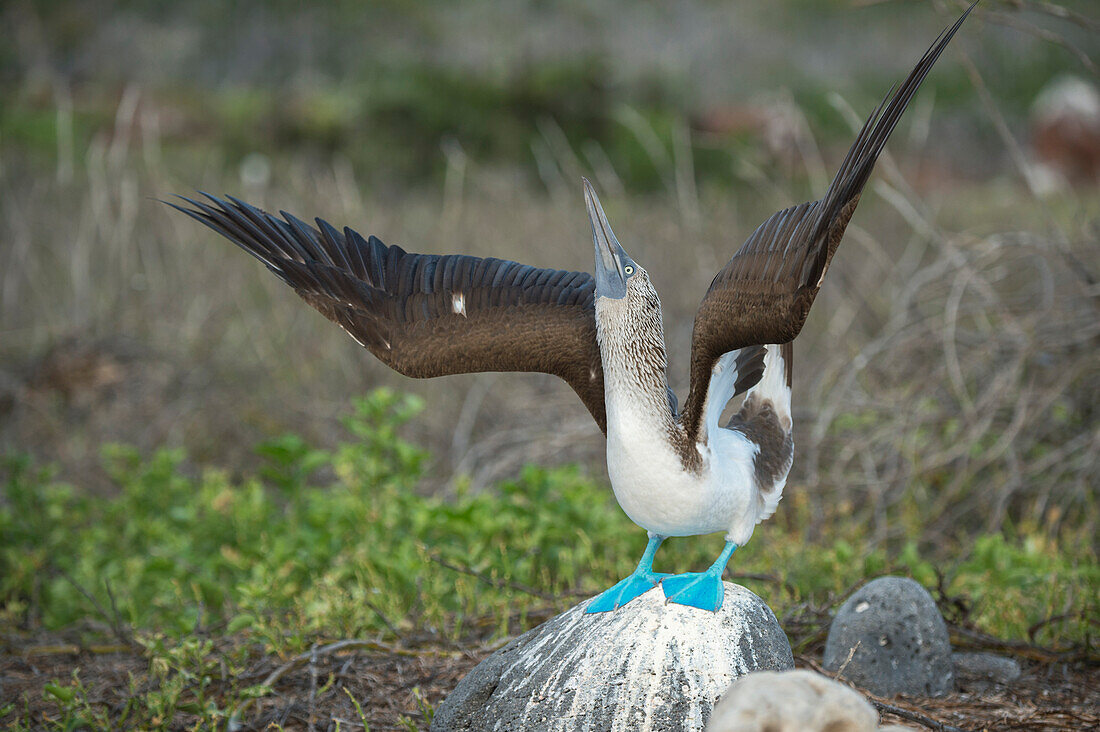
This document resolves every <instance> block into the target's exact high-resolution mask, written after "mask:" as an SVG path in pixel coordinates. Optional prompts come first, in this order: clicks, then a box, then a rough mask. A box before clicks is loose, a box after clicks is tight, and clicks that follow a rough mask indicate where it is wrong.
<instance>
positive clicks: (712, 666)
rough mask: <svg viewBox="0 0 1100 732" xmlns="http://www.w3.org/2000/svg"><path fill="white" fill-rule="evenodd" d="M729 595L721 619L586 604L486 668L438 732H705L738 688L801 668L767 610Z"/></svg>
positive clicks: (449, 706)
mask: <svg viewBox="0 0 1100 732" xmlns="http://www.w3.org/2000/svg"><path fill="white" fill-rule="evenodd" d="M725 589H726V595H725V599H724V601H723V603H722V607H721V609H719V610H718V612H714V613H712V612H707V611H704V610H697V609H695V608H690V607H684V606H683V605H671V604H666V603H665V598H664V594H663V593H662V592H661V590H660V589H653V590H650V591H649V592H647V593H646V594H644V595H642V596H641V597H639V598H638V599H636V600H634V601H632V602H631V603H630V604H628V605H626V606H625V607H622V608H620V609H619V610H616V611H615V612H610V613H596V614H593V615H585V614H584V608H585V607H586V606H587V605H588V602H589V601H585V602H582V603H581V604H579V605H577V606H575V607H573V608H572V609H570V610H567V611H566V612H564V613H562V614H561V615H558V616H557V617H556V618H553V619H551V620H548V621H547V622H545V623H543V624H542V625H540V626H539V627H537V628H535V629H534V630H531V631H528V632H527V633H525V634H523V635H521V636H520V637H519V638H516V639H515V640H514V641H512V642H511V643H509V644H508V645H507V646H505V647H504V648H502V649H500V650H499V651H497V652H496V653H494V654H493V655H492V656H489V658H487V659H485V660H484V661H483V662H481V664H479V665H478V666H477V667H476V668H474V670H473V671H471V672H470V673H469V674H468V675H467V676H466V678H464V679H463V680H462V681H461V682H459V684H458V686H457V687H456V688H455V690H454V691H453V692H452V693H451V695H450V696H449V697H447V698H446V699H445V700H444V701H443V703H442V704H441V705H440V706H439V708H438V709H437V710H436V714H435V718H434V719H433V720H432V730H433V732H444V731H446V732H473V731H477V732H483V731H488V730H502V731H504V730H523V731H524V732H540V731H542V730H575V729H585V730H592V732H598V731H600V730H612V729H616V730H619V729H630V730H634V729H645V730H650V731H651V732H664V731H666V730H667V731H671V730H677V731H685V732H686V731H687V730H696V731H697V730H702V729H703V726H704V725H705V724H706V721H707V719H708V718H709V717H710V713H711V709H712V708H713V706H714V703H715V702H716V701H717V700H718V697H719V696H720V695H721V694H722V693H723V692H724V691H725V690H726V689H727V688H728V687H729V685H730V683H731V682H732V681H733V680H734V679H736V678H738V677H740V676H742V675H744V674H747V673H750V672H752V671H758V670H773V671H779V670H785V669H789V668H792V667H793V666H794V658H793V657H792V656H791V647H790V644H789V643H788V641H787V636H786V635H784V633H783V630H782V628H780V627H779V623H778V622H777V621H776V619H775V615H773V614H772V611H771V610H770V609H768V606H767V605H766V604H764V601H763V600H761V599H760V598H759V597H757V596H756V595H754V594H753V593H751V592H749V591H748V590H746V589H745V588H744V587H739V586H737V585H733V584H730V583H726V585H725Z"/></svg>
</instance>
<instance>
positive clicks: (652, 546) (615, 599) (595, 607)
mask: <svg viewBox="0 0 1100 732" xmlns="http://www.w3.org/2000/svg"><path fill="white" fill-rule="evenodd" d="M664 540H665V537H663V536H657V535H656V534H653V533H650V535H649V543H648V544H647V545H646V548H645V553H644V554H642V559H641V561H639V562H638V567H637V569H635V570H634V574H632V575H630V576H629V577H627V578H626V579H624V580H621V581H620V582H618V583H616V584H615V585H613V586H612V587H611V588H610V589H608V590H604V591H603V592H602V593H600V594H599V595H598V596H597V597H596V598H595V599H594V600H592V602H590V603H588V607H587V608H586V609H585V612H586V613H606V612H609V611H611V610H617V609H619V608H620V607H622V606H623V605H625V604H627V603H628V602H630V601H631V600H633V599H634V598H635V597H638V596H639V595H642V594H644V593H646V592H648V591H649V590H652V589H653V588H654V587H656V586H657V583H659V582H660V581H661V580H662V579H663V578H665V577H668V575H667V574H658V573H656V572H654V571H653V555H654V554H656V553H657V547H659V546H660V545H661V542H662V541H664Z"/></svg>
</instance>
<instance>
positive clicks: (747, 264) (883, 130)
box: [681, 2, 977, 440]
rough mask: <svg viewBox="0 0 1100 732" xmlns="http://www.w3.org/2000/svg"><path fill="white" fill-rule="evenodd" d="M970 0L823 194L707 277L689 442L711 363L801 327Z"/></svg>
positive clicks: (687, 412)
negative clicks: (881, 161)
mask: <svg viewBox="0 0 1100 732" xmlns="http://www.w3.org/2000/svg"><path fill="white" fill-rule="evenodd" d="M976 4H977V3H976V2H975V3H974V5H976ZM974 5H971V6H970V7H969V8H967V10H966V12H964V13H963V14H962V16H961V17H960V18H959V19H958V20H957V21H956V22H955V24H954V25H952V26H950V27H949V28H947V29H945V30H944V31H943V32H942V33H941V34H940V36H939V37H938V38H937V39H936V41H935V42H934V43H933V44H932V46H931V47H930V48H929V49H928V51H927V52H925V54H924V56H923V57H921V59H920V61H919V62H918V63H917V65H916V67H915V68H914V69H913V70H912V71H911V72H910V73H909V76H908V77H907V78H906V79H905V81H904V82H902V84H901V86H900V87H897V88H896V89H891V90H890V93H889V94H887V96H886V98H885V99H884V100H883V101H882V103H881V104H879V106H878V108H877V109H875V111H874V112H873V113H872V114H871V116H870V117H869V118H868V119H867V121H866V123H864V125H863V128H862V129H861V130H860V132H859V135H858V136H857V137H856V141H855V143H853V145H852V147H851V148H850V149H849V150H848V154H847V155H846V156H845V158H844V162H843V163H842V164H841V166H840V170H839V171H838V172H837V174H836V176H835V177H834V178H833V181H832V183H830V185H829V188H828V190H827V191H826V192H825V195H824V196H823V197H822V198H821V199H820V200H818V201H812V202H809V203H800V204H798V205H797V206H791V207H790V208H787V209H784V210H783V211H779V212H777V213H775V214H773V215H772V216H771V217H770V218H769V219H768V220H767V221H765V222H764V223H763V224H761V225H760V227H759V228H757V230H756V231H755V232H753V234H752V236H750V237H749V238H748V240H747V241H746V242H745V243H744V244H743V245H741V248H740V249H738V250H737V253H736V254H734V255H733V258H732V259H730V261H729V263H728V264H727V265H726V266H725V267H724V268H723V269H722V270H721V271H720V272H719V273H718V274H717V275H715V277H714V280H713V281H712V282H711V285H710V288H709V289H708V290H707V294H706V295H705V296H704V297H703V301H702V303H701V304H700V306H699V310H698V311H697V312H696V314H695V325H694V328H693V330H692V337H691V381H690V391H689V392H688V398H687V400H686V401H685V403H684V411H683V416H682V422H681V423H682V424H683V425H684V427H685V428H686V432H687V435H688V436H689V437H690V438H691V439H692V440H696V439H698V437H699V431H700V429H702V424H703V410H704V406H705V404H706V397H707V388H708V385H709V381H710V375H711V370H712V369H713V367H714V364H715V362H716V361H717V360H718V359H719V358H721V357H722V355H723V354H725V353H729V352H730V351H734V350H737V349H739V348H744V347H746V346H751V345H758V344H768V343H787V342H789V341H791V340H792V339H793V338H794V337H795V336H796V335H798V333H799V331H801V330H802V326H803V324H804V323H805V322H806V316H807V315H808V314H809V312H810V306H811V305H812V304H813V301H814V298H815V297H816V296H817V292H818V290H819V289H820V287H821V281H822V279H823V278H824V277H825V273H826V272H827V271H828V268H829V263H830V262H831V261H832V258H833V255H834V254H835V253H836V249H837V247H838V246H839V245H840V240H841V238H842V237H843V235H844V230H845V228H846V227H847V226H848V221H849V220H850V219H851V218H852V213H853V212H854V211H855V208H856V205H857V204H858V203H859V197H860V194H861V193H862V192H863V187H864V186H865V185H866V183H867V179H868V178H869V177H870V175H871V171H872V169H873V168H874V166H875V161H877V160H878V156H879V154H880V153H881V152H882V148H883V146H884V145H885V144H886V141H887V139H889V137H890V134H891V133H892V132H893V131H894V128H895V127H896V126H897V123H898V120H899V119H900V118H901V115H902V113H903V112H904V111H905V108H906V107H907V106H908V104H909V102H910V100H912V98H913V95H914V94H916V92H917V89H918V88H919V87H920V85H921V82H923V81H924V78H925V77H926V76H927V75H928V72H929V70H930V69H931V68H932V65H933V64H934V63H935V62H936V59H938V58H939V56H940V54H941V53H942V52H943V49H944V48H945V47H946V46H947V44H948V42H949V41H950V40H951V38H952V37H953V36H954V35H955V32H956V31H957V30H958V29H959V27H960V26H961V25H962V23H963V21H964V20H966V17H967V16H968V15H969V14H970V11H971V10H973V9H974ZM787 365H788V368H789V367H790V363H789V362H788V364H787Z"/></svg>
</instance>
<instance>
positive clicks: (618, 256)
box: [583, 178, 628, 299]
mask: <svg viewBox="0 0 1100 732" xmlns="http://www.w3.org/2000/svg"><path fill="white" fill-rule="evenodd" d="M583 180H584V205H585V207H586V208H587V209H588V218H589V220H590V221H591V222H592V243H593V245H594V246H595V247H596V295H597V296H599V297H610V298H614V299H619V298H622V297H625V296H626V273H625V272H623V259H624V258H628V255H627V253H626V250H624V249H623V247H622V245H621V244H619V240H618V239H616V238H615V232H614V231H612V230H611V224H609V223H608V222H607V214H605V213H604V212H603V206H601V205H600V199H599V197H598V196H597V195H596V191H595V189H593V188H592V184H591V183H589V182H588V179H587V178H584V179H583Z"/></svg>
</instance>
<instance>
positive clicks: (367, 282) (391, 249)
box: [166, 194, 607, 432]
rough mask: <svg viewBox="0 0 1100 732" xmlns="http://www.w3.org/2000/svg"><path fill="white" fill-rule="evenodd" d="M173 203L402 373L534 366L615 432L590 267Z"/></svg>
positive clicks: (212, 203)
mask: <svg viewBox="0 0 1100 732" xmlns="http://www.w3.org/2000/svg"><path fill="white" fill-rule="evenodd" d="M203 195H204V196H206V198H207V199H208V201H200V200H193V199H190V198H183V200H184V201H186V202H187V203H188V204H190V206H189V207H188V206H179V205H176V204H174V203H170V202H166V203H168V205H170V206H172V207H173V208H175V209H177V210H179V211H182V212H183V213H185V214H187V215H188V216H191V217H192V218H194V219H196V220H198V221H200V222H201V223H203V224H205V225H206V226H209V227H210V228H211V229H213V230H214V231H216V232H218V233H219V234H221V235H222V236H225V237H226V238H228V239H230V240H231V241H233V242H234V243H236V244H237V245H238V246H240V247H241V248H242V249H244V250H245V251H246V252H248V253H249V254H251V255H252V256H254V257H256V258H257V259H259V260H260V261H261V262H263V263H264V265H266V266H267V268H268V269H270V270H271V271H272V272H273V273H275V275H276V276H277V277H278V278H279V279H281V280H282V281H283V282H285V283H286V284H288V285H290V286H291V287H293V288H294V290H295V291H296V292H297V293H298V294H299V295H300V296H301V297H302V299H303V300H305V301H306V302H307V303H309V304H310V305H312V306H313V307H314V308H316V309H317V310H318V311H320V312H321V314H323V315H324V316H325V317H326V318H328V319H329V320H332V321H333V322H335V323H336V324H338V325H339V326H340V327H341V328H343V329H344V330H346V331H347V332H348V333H349V334H350V335H351V336H352V337H353V338H354V339H355V340H356V341H358V342H359V343H360V344H361V345H363V346H364V347H366V348H367V349H368V350H369V351H370V352H371V353H373V354H374V355H375V356H377V357H378V359H379V360H380V361H382V362H383V363H385V364H386V365H387V366H389V367H391V368H392V369H394V370H395V371H398V372H400V373H402V374H404V375H406V376H412V377H416V378H428V377H433V376H446V375H450V374H464V373H473V372H478V371H538V372H542V373H547V374H553V375H554V376H559V377H561V378H562V379H564V380H565V381H566V382H567V383H568V384H569V385H570V386H571V387H573V390H574V391H576V392H577V394H578V395H579V396H580V398H581V401H583V402H584V405H585V406H586V407H587V408H588V411H589V412H590V413H591V414H592V417H593V418H594V419H595V420H596V423H597V424H598V425H599V426H600V429H601V430H602V431H604V432H606V431H607V419H606V415H605V410H604V392H603V389H604V387H603V364H602V361H601V359H600V349H599V346H598V345H597V343H596V319H595V293H596V283H595V280H594V279H593V277H592V275H590V274H588V273H586V272H566V271H561V270H553V269H538V268H536V267H530V266H527V265H523V264H519V263H517V262H510V261H507V260H503V259H493V258H487V259H481V258H478V257H470V256H465V255H435V254H412V253H409V252H406V251H405V250H403V249H402V248H401V247H398V246H386V245H385V244H383V243H382V242H381V241H379V240H378V239H377V238H376V237H373V236H372V237H370V238H368V239H364V238H363V237H362V236H360V235H359V234H357V233H356V232H354V231H352V230H351V229H348V228H345V229H344V230H343V231H342V232H340V231H337V230H336V229H335V228H334V227H332V226H331V225H330V224H328V223H327V222H325V221H322V220H321V219H316V222H317V226H316V227H314V226H311V225H309V224H307V223H305V222H303V221H301V220H299V219H297V218H295V217H294V216H292V215H290V214H288V213H286V212H285V211H281V212H280V214H281V215H282V218H281V219H280V218H277V217H275V216H272V215H271V214H268V213H266V212H264V211H261V210H259V209H258V208H256V207H254V206H251V205H249V204H247V203H245V202H244V201H240V200H238V199H236V198H232V197H228V198H229V200H228V201H223V200H221V199H218V198H216V197H213V196H210V195H208V194H203Z"/></svg>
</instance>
